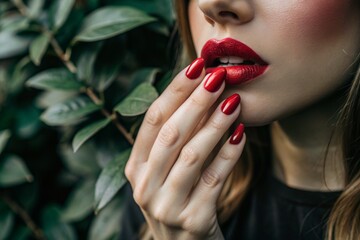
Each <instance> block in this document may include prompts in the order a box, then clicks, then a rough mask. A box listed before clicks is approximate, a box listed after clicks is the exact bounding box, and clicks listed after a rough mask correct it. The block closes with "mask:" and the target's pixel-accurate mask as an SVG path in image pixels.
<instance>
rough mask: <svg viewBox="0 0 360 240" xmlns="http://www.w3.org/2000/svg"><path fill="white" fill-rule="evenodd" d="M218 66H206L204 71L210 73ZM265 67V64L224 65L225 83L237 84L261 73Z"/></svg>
mask: <svg viewBox="0 0 360 240" xmlns="http://www.w3.org/2000/svg"><path fill="white" fill-rule="evenodd" d="M219 67H224V66H219ZM219 67H213V68H207V69H206V73H212V72H214V71H216V70H217V69H218V68H219ZM267 67H268V66H267V65H238V66H228V67H226V66H225V69H226V79H225V83H226V84H229V85H238V84H242V83H245V82H248V81H250V80H253V79H254V78H256V77H258V76H260V75H261V74H263V73H264V72H265V70H266V69H267Z"/></svg>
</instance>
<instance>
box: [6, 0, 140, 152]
mask: <svg viewBox="0 0 360 240" xmlns="http://www.w3.org/2000/svg"><path fill="white" fill-rule="evenodd" d="M13 2H14V4H15V6H16V7H17V8H18V10H19V12H20V13H21V14H22V15H23V16H26V14H27V13H26V11H27V7H26V5H25V4H24V2H23V1H22V0H13ZM42 31H43V32H44V33H45V34H47V35H48V37H49V39H50V44H51V46H52V48H53V49H54V51H55V53H56V55H57V56H58V57H59V58H60V60H61V61H62V62H63V63H64V65H65V66H66V68H67V69H68V70H69V71H70V72H72V73H76V72H77V68H76V66H75V64H74V63H73V62H72V61H71V60H70V57H71V50H70V49H68V50H67V51H66V53H65V52H64V51H63V49H62V48H61V46H60V44H59V43H58V41H57V40H56V38H55V37H54V34H53V33H52V32H51V31H50V30H49V29H47V28H46V27H44V26H43V28H42ZM85 92H86V94H87V95H88V96H89V97H90V99H92V101H93V102H94V103H95V104H99V103H102V101H101V100H100V99H99V97H98V96H97V95H96V94H95V92H94V91H93V90H92V89H91V88H87V89H86V91H85ZM101 112H102V114H103V115H104V116H105V117H107V118H110V119H111V121H112V122H113V124H114V125H115V126H116V128H117V129H118V130H119V131H120V133H121V134H122V135H123V136H124V137H125V138H126V140H127V141H128V142H129V143H130V144H131V145H133V144H134V138H133V137H132V135H131V134H130V133H129V132H128V131H127V130H126V128H125V127H124V126H123V125H122V124H121V123H120V122H119V121H118V119H117V117H116V115H115V114H110V113H109V112H108V111H107V110H106V109H104V108H103V109H101Z"/></svg>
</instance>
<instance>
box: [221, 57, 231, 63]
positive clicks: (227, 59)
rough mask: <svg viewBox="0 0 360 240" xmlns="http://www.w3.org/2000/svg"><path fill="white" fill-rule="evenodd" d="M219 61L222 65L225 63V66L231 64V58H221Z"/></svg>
mask: <svg viewBox="0 0 360 240" xmlns="http://www.w3.org/2000/svg"><path fill="white" fill-rule="evenodd" d="M219 61H220V63H225V64H227V63H229V57H221V58H220V59H219Z"/></svg>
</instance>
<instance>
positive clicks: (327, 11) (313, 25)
mask: <svg viewBox="0 0 360 240" xmlns="http://www.w3.org/2000/svg"><path fill="white" fill-rule="evenodd" d="M290 2H291V3H290ZM352 2H353V1H351V0H298V1H297V2H296V3H294V1H289V3H288V4H284V1H278V6H279V9H278V10H279V12H280V14H278V15H277V16H278V17H277V24H278V26H283V29H282V30H283V31H284V32H286V33H287V34H291V35H292V36H295V37H297V38H299V39H306V38H311V40H327V41H330V40H331V39H332V38H338V37H339V34H341V33H343V32H344V30H345V29H346V27H347V23H348V21H349V20H350V19H351V18H350V17H349V16H354V12H353V10H352V8H354V7H353V6H352V5H354V4H352ZM275 5H276V4H275ZM287 7H288V8H287ZM351 20H352V19H351Z"/></svg>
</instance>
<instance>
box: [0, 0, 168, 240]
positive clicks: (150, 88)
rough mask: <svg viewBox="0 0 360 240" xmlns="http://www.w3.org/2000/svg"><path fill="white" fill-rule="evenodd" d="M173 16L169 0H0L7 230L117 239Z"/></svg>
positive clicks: (2, 217) (163, 77)
mask: <svg viewBox="0 0 360 240" xmlns="http://www.w3.org/2000/svg"><path fill="white" fill-rule="evenodd" d="M173 22H174V16H173V12H172V6H171V1H167V0H153V1H148V0H131V1H130V0H129V1H128V0H87V1H85V0H82V1H81V0H53V1H50V0H27V1H26V0H2V1H1V3H0V46H1V47H0V226H1V227H0V239H28V238H35V239H70V240H71V239H96V240H102V239H114V238H116V236H117V233H118V231H119V225H120V222H119V221H120V219H121V213H122V203H123V201H122V200H123V196H122V192H121V188H122V187H123V186H124V184H125V183H126V179H125V177H124V173H123V171H124V167H125V164H126V161H127V158H128V156H129V153H130V150H131V146H132V144H133V142H134V138H135V137H136V133H137V131H138V128H139V126H140V125H141V121H142V118H143V115H144V113H145V112H146V111H147V109H148V107H149V106H150V105H151V103H152V102H153V101H154V100H155V99H156V98H157V97H158V95H159V94H160V93H161V91H162V90H163V89H164V88H165V86H166V85H167V84H168V82H169V81H170V77H169V76H170V75H171V72H170V70H171V66H172V65H173V62H172V61H171V59H173V58H174V57H173V56H172V54H171V53H172V52H173V51H171V50H170V49H172V48H173V45H171V44H169V42H170V39H171V38H170V35H171V32H172V31H173Z"/></svg>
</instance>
